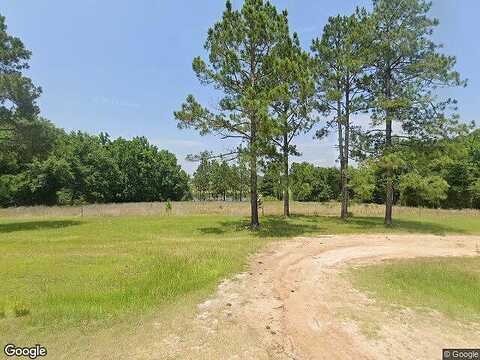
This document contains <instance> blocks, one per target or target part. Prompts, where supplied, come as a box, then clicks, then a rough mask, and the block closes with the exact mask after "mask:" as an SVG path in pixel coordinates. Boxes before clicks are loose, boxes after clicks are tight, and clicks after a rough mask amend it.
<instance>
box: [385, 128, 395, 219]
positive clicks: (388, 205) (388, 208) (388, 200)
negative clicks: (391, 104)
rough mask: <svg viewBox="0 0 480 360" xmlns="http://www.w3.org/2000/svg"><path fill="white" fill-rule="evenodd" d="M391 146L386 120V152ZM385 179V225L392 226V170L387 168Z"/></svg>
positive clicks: (389, 131) (389, 129) (390, 136)
mask: <svg viewBox="0 0 480 360" xmlns="http://www.w3.org/2000/svg"><path fill="white" fill-rule="evenodd" d="M391 146H392V120H391V119H387V121H386V132H385V148H386V151H387V152H388V151H389V150H390V148H391ZM386 177H387V186H386V196H385V225H392V223H393V222H392V213H393V192H394V188H393V174H392V169H390V168H388V169H387V171H386Z"/></svg>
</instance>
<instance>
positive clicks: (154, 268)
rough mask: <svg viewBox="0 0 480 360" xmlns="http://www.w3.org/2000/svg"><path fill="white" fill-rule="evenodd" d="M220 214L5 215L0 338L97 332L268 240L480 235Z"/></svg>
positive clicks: (410, 223)
mask: <svg viewBox="0 0 480 360" xmlns="http://www.w3.org/2000/svg"><path fill="white" fill-rule="evenodd" d="M247 220H248V219H246V218H241V217H229V216H219V215H196V216H163V217H162V216H144V217H91V218H81V217H71V218H34V219H33V218H32V219H14V218H9V219H6V218H4V219H0V280H1V286H0V342H1V341H2V340H4V339H5V340H12V339H15V338H18V337H21V336H28V335H29V334H30V335H32V334H33V335H37V336H38V335H39V334H43V333H51V332H61V331H62V330H64V329H68V328H72V327H75V328H77V329H78V328H81V329H85V331H87V330H94V329H96V328H101V327H108V326H110V325H109V324H112V323H113V322H118V321H121V320H122V319H126V318H129V317H131V316H133V317H138V316H139V315H144V314H148V313H153V312H155V311H156V310H158V309H161V308H162V307H164V306H166V305H168V304H171V303H174V302H177V301H179V300H180V299H182V298H184V297H186V296H189V295H191V294H197V295H198V298H201V297H203V296H206V295H208V293H210V292H212V291H213V290H214V288H215V286H216V285H217V284H218V281H219V280H221V279H222V278H225V277H228V276H229V275H231V274H233V273H234V272H238V271H240V270H242V268H243V266H244V265H245V264H246V262H247V257H248V255H249V254H251V253H253V252H255V251H257V250H259V249H260V248H261V247H262V246H264V245H265V244H267V243H268V242H270V241H276V240H281V239H288V238H292V237H294V236H299V235H304V236H305V235H315V234H335V233H364V232H368V233H384V232H407V233H434V234H448V233H458V234H480V221H479V220H478V219H477V218H475V217H468V216H464V217H462V216H459V215H454V216H453V215H452V216H451V217H448V216H444V217H442V218H433V217H432V218H425V219H423V220H419V219H417V218H416V217H414V216H411V217H405V216H404V217H403V218H401V219H397V221H396V224H395V226H394V227H393V228H389V229H386V228H385V227H384V226H383V222H382V219H380V218H373V217H371V218H368V217H364V218H353V219H352V220H350V221H349V222H348V223H344V222H342V221H340V220H338V219H337V218H333V217H317V216H295V217H293V218H292V219H290V220H288V221H287V220H284V219H283V218H282V217H273V216H272V217H264V218H263V219H262V223H263V225H262V227H261V229H260V230H258V231H250V230H249V229H248V228H247V227H246V224H247Z"/></svg>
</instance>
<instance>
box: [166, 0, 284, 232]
mask: <svg viewBox="0 0 480 360" xmlns="http://www.w3.org/2000/svg"><path fill="white" fill-rule="evenodd" d="M287 22H288V21H287V14H286V12H284V13H278V12H277V10H276V8H275V7H274V6H273V5H272V4H270V3H269V2H265V1H263V0H245V2H244V3H243V6H242V8H241V10H234V9H233V8H232V4H231V2H230V1H227V3H226V9H225V11H224V13H223V16H222V19H221V20H220V21H219V22H217V23H216V24H215V25H214V26H213V27H212V28H210V29H209V30H208V37H207V41H206V43H205V49H206V50H207V52H208V63H207V62H205V61H204V60H203V59H201V58H200V57H197V58H195V59H194V61H193V69H194V71H195V73H196V75H197V77H198V79H199V80H200V82H201V83H202V84H204V85H212V86H213V87H214V88H215V89H218V90H221V91H222V92H223V97H222V98H221V100H220V101H219V102H218V108H219V110H218V111H216V112H213V111H212V110H209V109H207V108H205V107H203V106H202V105H200V104H199V103H198V102H197V101H196V100H195V98H194V97H193V96H192V95H189V96H188V97H187V100H186V102H185V103H184V104H183V105H182V109H181V110H180V111H177V112H175V118H176V119H177V120H178V126H179V127H180V128H194V129H197V130H198V131H199V132H200V133H201V134H207V133H214V134H217V135H219V136H220V137H221V138H223V139H228V138H236V139H240V140H241V141H242V142H244V143H246V145H247V146H246V152H247V154H248V157H249V168H250V201H251V222H250V224H251V227H252V228H256V227H258V226H259V224H260V223H259V217H258V204H257V163H258V158H259V156H260V155H261V153H262V147H263V145H264V144H265V143H266V139H267V138H268V137H269V135H268V134H269V133H270V131H271V121H269V116H268V109H269V106H270V104H271V101H272V98H273V97H274V96H275V94H276V93H277V89H276V86H275V85H273V86H272V81H271V69H272V67H273V62H274V61H275V60H276V56H277V52H276V48H277V46H278V45H279V44H281V42H282V41H283V40H284V39H285V37H287V36H288V23H287Z"/></svg>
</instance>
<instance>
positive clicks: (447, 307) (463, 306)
mask: <svg viewBox="0 0 480 360" xmlns="http://www.w3.org/2000/svg"><path fill="white" fill-rule="evenodd" d="M350 277H351V278H352V279H353V282H354V284H355V285H356V286H357V287H358V288H359V289H361V290H363V291H367V292H369V293H371V294H372V295H373V296H375V297H376V298H378V299H381V300H382V301H383V302H384V303H386V304H389V305H391V304H397V305H401V306H408V307H412V308H415V309H434V310H437V311H440V312H442V313H444V314H446V315H447V316H449V317H451V318H454V319H458V320H462V321H480V257H472V258H433V259H412V260H398V261H390V262H388V263H386V264H381V265H372V266H366V267H361V268H356V269H355V270H354V271H351V272H350Z"/></svg>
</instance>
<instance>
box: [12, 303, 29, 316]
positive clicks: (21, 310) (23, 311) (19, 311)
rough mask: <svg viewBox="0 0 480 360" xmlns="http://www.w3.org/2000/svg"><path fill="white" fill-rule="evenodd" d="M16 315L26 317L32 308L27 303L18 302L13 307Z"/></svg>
mask: <svg viewBox="0 0 480 360" xmlns="http://www.w3.org/2000/svg"><path fill="white" fill-rule="evenodd" d="M13 313H14V314H15V317H24V316H27V315H28V314H30V309H29V308H28V307H27V306H26V305H25V304H16V305H15V306H14V307H13Z"/></svg>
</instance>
